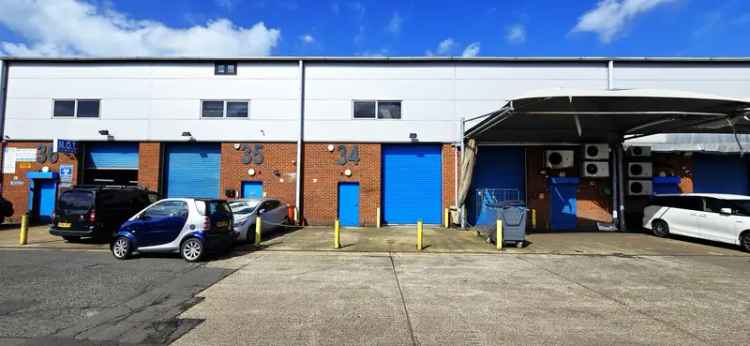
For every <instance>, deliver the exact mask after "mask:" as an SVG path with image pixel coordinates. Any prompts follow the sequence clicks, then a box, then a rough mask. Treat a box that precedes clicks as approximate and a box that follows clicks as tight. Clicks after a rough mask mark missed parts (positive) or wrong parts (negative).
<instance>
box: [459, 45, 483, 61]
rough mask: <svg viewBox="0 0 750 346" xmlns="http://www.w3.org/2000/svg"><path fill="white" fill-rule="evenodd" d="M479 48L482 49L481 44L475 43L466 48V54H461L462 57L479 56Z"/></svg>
mask: <svg viewBox="0 0 750 346" xmlns="http://www.w3.org/2000/svg"><path fill="white" fill-rule="evenodd" d="M479 48H480V45H479V42H474V43H472V44H470V45H468V46H466V48H464V52H463V53H462V54H461V56H463V57H473V56H477V55H479Z"/></svg>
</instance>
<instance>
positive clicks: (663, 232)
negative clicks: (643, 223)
mask: <svg viewBox="0 0 750 346" xmlns="http://www.w3.org/2000/svg"><path fill="white" fill-rule="evenodd" d="M651 229H652V230H653V232H654V235H655V236H657V237H666V236H668V235H669V225H667V223H666V222H664V221H662V220H656V221H654V222H653V224H651Z"/></svg>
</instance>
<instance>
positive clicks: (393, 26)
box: [385, 12, 404, 34]
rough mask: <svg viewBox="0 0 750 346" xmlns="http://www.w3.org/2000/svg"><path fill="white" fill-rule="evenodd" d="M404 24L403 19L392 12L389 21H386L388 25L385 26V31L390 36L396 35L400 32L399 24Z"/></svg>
mask: <svg viewBox="0 0 750 346" xmlns="http://www.w3.org/2000/svg"><path fill="white" fill-rule="evenodd" d="M403 22H404V19H403V18H401V15H399V14H398V12H394V13H393V15H392V16H391V20H389V21H388V25H386V27H385V30H387V31H388V32H390V33H391V34H398V33H399V32H401V24H402V23H403Z"/></svg>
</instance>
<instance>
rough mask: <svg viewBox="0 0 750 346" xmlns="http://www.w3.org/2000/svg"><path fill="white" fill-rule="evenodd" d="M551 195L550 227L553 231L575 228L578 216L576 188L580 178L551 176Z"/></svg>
mask: <svg viewBox="0 0 750 346" xmlns="http://www.w3.org/2000/svg"><path fill="white" fill-rule="evenodd" d="M548 183H549V190H550V192H551V196H550V221H549V223H550V228H551V229H552V230H553V231H563V230H575V229H576V226H577V223H578V217H577V216H576V190H577V189H578V184H579V183H580V179H579V178H562V177H551V178H549V181H548Z"/></svg>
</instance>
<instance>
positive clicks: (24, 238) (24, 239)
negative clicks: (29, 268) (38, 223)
mask: <svg viewBox="0 0 750 346" xmlns="http://www.w3.org/2000/svg"><path fill="white" fill-rule="evenodd" d="M28 240H29V216H28V215H26V214H24V215H23V216H21V234H19V238H18V244H20V245H26V244H27V243H28Z"/></svg>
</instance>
